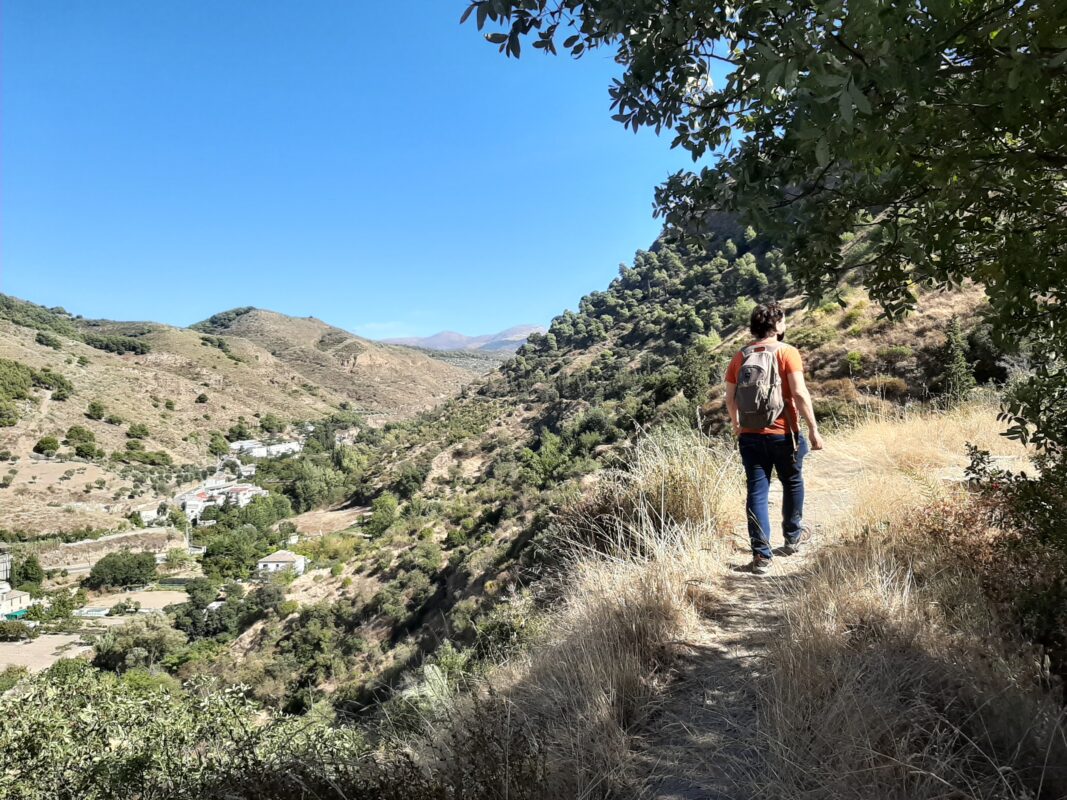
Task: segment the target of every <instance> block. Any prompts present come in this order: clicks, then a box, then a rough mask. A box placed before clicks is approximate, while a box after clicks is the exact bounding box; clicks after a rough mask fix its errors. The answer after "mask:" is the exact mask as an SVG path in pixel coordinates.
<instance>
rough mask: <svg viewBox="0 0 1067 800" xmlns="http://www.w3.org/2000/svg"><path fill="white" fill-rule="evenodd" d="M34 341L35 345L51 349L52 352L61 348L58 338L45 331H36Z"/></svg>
mask: <svg viewBox="0 0 1067 800" xmlns="http://www.w3.org/2000/svg"><path fill="white" fill-rule="evenodd" d="M35 341H36V342H37V344H39V345H43V346H44V347H51V348H52V349H53V350H59V349H61V348H62V347H63V343H62V342H61V341H60V340H59V338H58V337H56V336H53V335H52V334H50V333H47V332H45V331H38V332H37V338H36V339H35Z"/></svg>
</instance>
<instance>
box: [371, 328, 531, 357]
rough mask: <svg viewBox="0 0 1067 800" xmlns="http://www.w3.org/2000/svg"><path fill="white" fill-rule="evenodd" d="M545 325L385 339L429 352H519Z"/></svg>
mask: <svg viewBox="0 0 1067 800" xmlns="http://www.w3.org/2000/svg"><path fill="white" fill-rule="evenodd" d="M545 330H546V329H545V327H544V326H543V325H515V326H513V327H511V328H508V329H507V330H503V331H500V332H499V333H490V334H483V335H482V336H465V335H464V334H462V333H456V332H455V331H441V332H440V333H435V334H434V335H433V336H406V337H402V338H399V339H383V340H382V341H383V342H385V343H386V344H402V345H406V346H408V347H424V348H426V349H427V350H483V351H488V352H493V351H509V352H514V351H515V350H518V349H519V347H520V346H521V345H522V343H523V342H525V341H526V337H528V336H529V335H530V334H531V333H544V332H545Z"/></svg>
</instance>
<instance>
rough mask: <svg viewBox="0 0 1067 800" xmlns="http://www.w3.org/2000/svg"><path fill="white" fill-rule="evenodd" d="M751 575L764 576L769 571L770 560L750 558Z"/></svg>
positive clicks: (759, 557)
mask: <svg viewBox="0 0 1067 800" xmlns="http://www.w3.org/2000/svg"><path fill="white" fill-rule="evenodd" d="M751 568H752V574H753V575H766V574H767V573H768V572H770V571H771V560H770V559H769V558H764V557H763V556H752V565H751Z"/></svg>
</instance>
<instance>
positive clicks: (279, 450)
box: [247, 442, 304, 458]
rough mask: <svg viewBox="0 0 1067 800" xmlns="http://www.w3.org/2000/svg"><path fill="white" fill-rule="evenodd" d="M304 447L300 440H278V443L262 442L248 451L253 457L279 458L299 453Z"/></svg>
mask: <svg viewBox="0 0 1067 800" xmlns="http://www.w3.org/2000/svg"><path fill="white" fill-rule="evenodd" d="M303 449H304V445H302V444H301V443H300V442H278V443H277V444H261V445H260V446H259V447H253V448H252V449H251V450H248V451H247V455H250V456H251V457H252V458H278V457H279V456H287V455H289V454H290V453H299V452H300V451H301V450H303Z"/></svg>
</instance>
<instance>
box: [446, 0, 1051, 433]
mask: <svg viewBox="0 0 1067 800" xmlns="http://www.w3.org/2000/svg"><path fill="white" fill-rule="evenodd" d="M472 15H473V18H474V20H475V21H476V23H477V25H478V27H479V28H482V27H484V26H486V25H491V26H498V27H500V28H501V31H500V32H495V33H490V34H488V35H487V37H486V38H487V39H488V40H489V41H490V42H492V43H495V44H497V45H499V47H500V50H501V51H502V52H503V53H505V54H506V55H508V56H516V57H517V56H518V55H519V54H520V52H521V46H522V42H523V40H531V39H532V40H533V46H534V47H535V48H537V49H540V50H542V51H545V52H550V53H555V52H557V48H558V47H560V46H562V48H564V49H566V50H569V52H570V53H571V55H573V56H575V57H577V56H581V55H582V54H583V53H584V52H586V51H588V50H593V49H600V48H614V50H615V59H616V61H617V62H618V63H619V64H620V65H621V66H622V67H623V68H624V71H623V74H622V76H621V77H620V78H618V79H616V80H615V81H614V83H613V85H612V87H611V90H610V93H611V98H612V107H613V109H614V111H615V112H616V113H615V119H616V120H618V121H619V122H621V123H623V124H624V125H626V126H627V127H630V128H633V129H635V130H636V129H637V128H639V127H642V126H651V127H654V128H655V129H656V130H657V131H660V130H664V129H667V130H671V131H673V132H674V140H673V144H674V146H677V147H682V148H684V149H686V150H688V151H689V152H690V153H691V154H692V156H693V159H694V161H700V160H702V159H709V160H710V158H711V157H714V158H715V161H714V163H713V164H708V165H707V166H703V167H702V168H701V169H699V170H697V171H683V172H680V173H678V174H675V175H673V176H671V177H670V178H669V180H667V182H666V183H665V184H664V185H662V186H661V187H659V189H658V190H657V194H656V200H657V207H658V212H659V213H660V214H662V215H664V216H665V217H666V219H667V221H668V224H669V225H670V226H671V227H672V228H673V229H675V230H678V231H682V232H685V233H690V234H699V233H700V232H701V231H702V229H703V227H704V224H705V221H706V219H707V217H708V216H709V215H710V214H712V213H714V212H721V211H728V212H739V213H741V214H743V215H744V216H745V217H746V218H747V219H748V220H750V221H751V222H752V223H753V224H754V225H755V226H756V227H757V228H758V229H759V230H761V231H763V232H766V233H771V234H776V235H777V236H779V237H780V240H781V242H782V244H783V247H784V250H785V257H786V260H787V263H789V264H790V272H791V274H793V275H794V276H795V277H796V278H797V280H798V283H799V288H801V289H802V290H804V291H806V292H807V293H809V294H810V295H813V296H822V295H823V294H825V293H827V292H832V291H833V290H834V288H835V287H836V285H837V282H838V279H839V278H840V276H841V274H842V272H843V271H844V270H846V269H849V268H856V267H858V268H859V269H861V270H862V273H863V277H864V282H865V283H866V285H867V286H868V288H869V289H870V290H871V292H872V295H873V296H874V297H875V298H876V299H878V300H879V301H881V302H882V303H883V304H884V305H885V307H886V310H887V312H888V313H890V314H898V313H901V312H903V311H905V310H906V309H907V308H909V307H910V306H911V305H912V304H913V302H914V293H913V287H914V285H916V284H919V285H929V286H952V285H956V284H958V283H960V282H962V281H964V280H965V279H973V280H975V281H978V282H980V283H982V284H983V285H984V286H985V289H986V292H987V294H988V297H989V300H990V305H991V313H992V320H993V323H994V329H995V331H997V332H998V334H999V335H1000V336H1001V337H1003V338H1005V339H1019V338H1028V339H1030V340H1032V342H1033V343H1034V344H1035V345H1037V348H1035V349H1039V350H1041V351H1042V352H1045V353H1048V354H1049V355H1050V357H1049V358H1043V359H1042V360H1040V361H1039V362H1038V363H1035V365H1034V375H1033V377H1032V379H1031V380H1030V382H1029V384H1028V385H1027V386H1026V387H1024V388H1023V389H1022V390H1021V391H1020V392H1018V393H1017V394H1016V396H1015V398H1014V399H1013V400H1012V401H1011V402H1009V411H1010V414H1011V416H1012V417H1013V418H1014V422H1015V426H1014V433H1015V435H1017V436H1022V437H1025V436H1027V435H1029V434H1030V433H1031V430H1030V429H1029V428H1028V426H1027V424H1026V423H1027V422H1030V423H1033V424H1035V425H1036V427H1037V433H1036V436H1035V437H1034V441H1035V442H1036V443H1037V444H1039V445H1043V446H1046V447H1048V448H1050V449H1054V450H1055V449H1062V448H1064V447H1067V425H1064V424H1063V420H1062V419H1060V418H1059V417H1058V416H1057V414H1062V413H1063V412H1061V411H1059V409H1060V408H1062V407H1067V368H1065V365H1064V360H1063V358H1062V355H1061V353H1060V350H1061V349H1062V340H1063V338H1064V337H1063V330H1064V328H1065V326H1067V303H1065V300H1067V281H1064V280H1063V277H1064V271H1065V270H1064V268H1065V252H1067V215H1065V214H1064V210H1065V208H1067V116H1064V114H1063V113H1062V110H1063V109H1064V108H1065V107H1067V4H1064V3H1062V2H1036V1H1034V0H1029V1H1026V0H1024V1H1023V2H1016V3H1005V2H1000V0H934V1H933V2H923V3H919V2H915V0H910V1H909V2H897V1H896V0H849V2H843V1H842V0H812V1H811V2H807V3H796V2H792V0H749V2H745V3H742V4H740V5H739V6H737V7H735V6H733V5H731V4H729V3H720V2H706V0H679V1H678V2H673V3H670V4H669V5H665V4H663V3H658V2H656V3H653V2H650V1H649V0H475V2H473V3H471V4H470V5H469V6H468V8H467V10H466V12H465V13H464V15H463V19H464V20H466V19H467V18H468V17H471V16H472ZM857 233H858V234H861V235H857V236H854V237H853V236H852V234H857Z"/></svg>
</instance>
